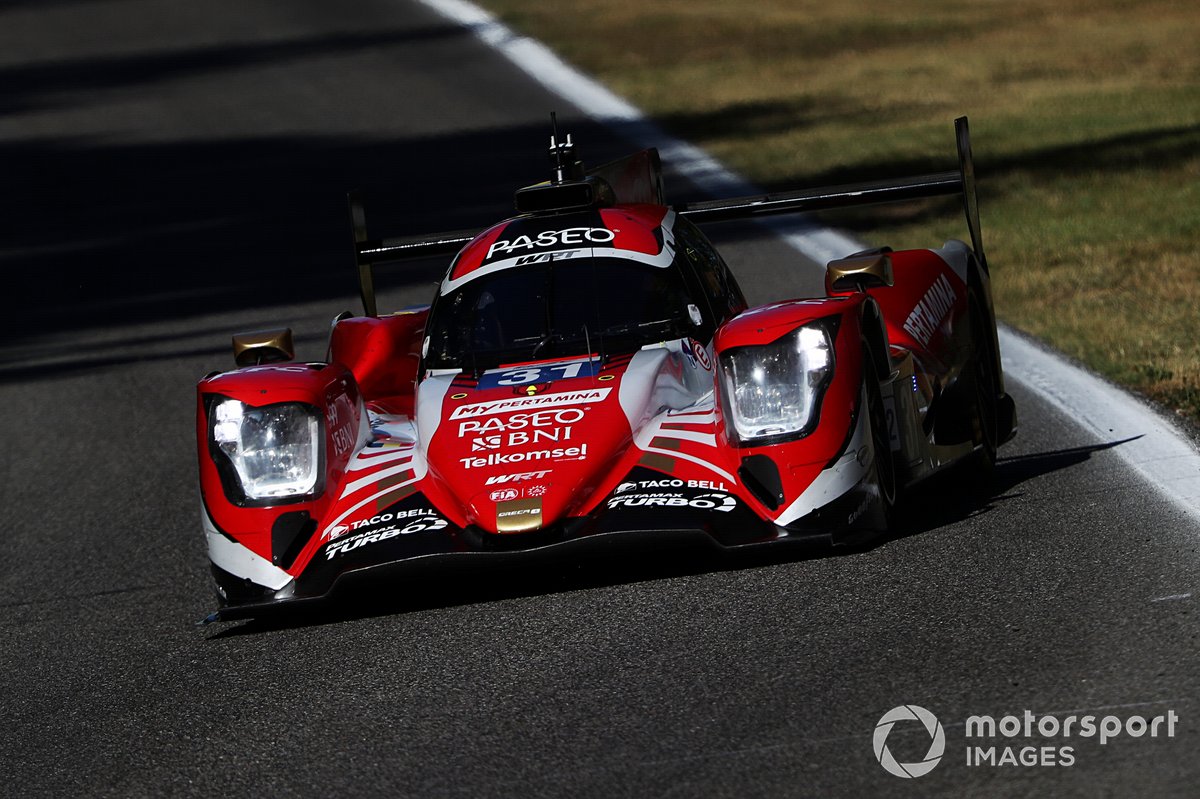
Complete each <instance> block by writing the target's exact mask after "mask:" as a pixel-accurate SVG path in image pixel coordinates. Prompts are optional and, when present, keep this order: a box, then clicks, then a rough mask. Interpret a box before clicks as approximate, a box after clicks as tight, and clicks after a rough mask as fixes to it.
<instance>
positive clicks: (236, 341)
mask: <svg viewBox="0 0 1200 799" xmlns="http://www.w3.org/2000/svg"><path fill="white" fill-rule="evenodd" d="M295 357H296V347H295V345H294V344H292V329H291V328H290V327H285V328H282V329H279V330H257V331H255V332H253V333H238V334H237V335H235V336H234V337H233V360H234V361H236V362H237V365H238V366H259V365H261V364H264V363H283V362H284V361H290V360H293V359H294V358H295Z"/></svg>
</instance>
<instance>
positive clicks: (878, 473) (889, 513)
mask: <svg viewBox="0 0 1200 799" xmlns="http://www.w3.org/2000/svg"><path fill="white" fill-rule="evenodd" d="M863 388H864V389H865V391H866V395H867V408H866V410H867V417H868V419H867V420H868V422H869V423H870V425H871V445H872V448H873V449H874V450H875V464H874V465H875V479H876V482H877V483H878V484H879V494H880V499H881V500H882V502H881V505H882V507H883V513H884V517H885V519H886V521H887V523H888V526H889V527H890V526H891V523H892V517H893V510H894V508H895V506H896V461H895V459H894V458H893V457H892V442H891V436H890V434H889V432H888V420H887V409H886V408H885V407H884V404H883V392H882V391H880V388H879V377H878V375H876V374H875V369H874V361H873V360H872V359H871V351H870V349H869V348H868V347H867V345H866V343H865V342H864V343H863Z"/></svg>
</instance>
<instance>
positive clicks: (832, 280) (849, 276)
mask: <svg viewBox="0 0 1200 799" xmlns="http://www.w3.org/2000/svg"><path fill="white" fill-rule="evenodd" d="M825 272H826V278H827V280H828V282H829V288H830V290H831V291H866V290H867V289H869V288H879V287H883V286H891V285H893V283H894V282H895V279H894V278H893V277H892V258H891V256H890V255H889V254H888V253H886V252H875V253H870V254H866V255H852V256H850V257H849V258H840V259H838V260H836V261H830V262H829V266H828V267H826V270H825Z"/></svg>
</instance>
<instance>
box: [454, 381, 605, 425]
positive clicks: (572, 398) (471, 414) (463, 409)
mask: <svg viewBox="0 0 1200 799" xmlns="http://www.w3.org/2000/svg"><path fill="white" fill-rule="evenodd" d="M610 391H612V389H611V388H590V389H584V390H582V391H563V392H559V393H556V394H536V395H534V396H532V397H513V398H511V399H501V400H491V401H490V402H473V403H471V404H469V405H459V406H458V407H457V408H455V409H454V411H453V412H452V413H451V414H450V419H451V420H455V419H474V418H477V417H480V416H494V415H496V414H498V413H508V412H510V411H532V410H537V409H539V408H557V407H561V406H564V405H587V404H588V403H591V402H603V401H604V399H605V398H606V397H607V396H608V393H609V392H610Z"/></svg>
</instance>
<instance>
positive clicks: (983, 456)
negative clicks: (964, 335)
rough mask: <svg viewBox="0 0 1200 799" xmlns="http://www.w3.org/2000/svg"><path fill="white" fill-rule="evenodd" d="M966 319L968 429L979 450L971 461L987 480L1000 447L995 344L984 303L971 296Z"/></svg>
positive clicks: (998, 382)
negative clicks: (968, 342)
mask: <svg viewBox="0 0 1200 799" xmlns="http://www.w3.org/2000/svg"><path fill="white" fill-rule="evenodd" d="M968 313H969V316H970V324H971V362H970V365H969V368H970V370H971V384H972V392H971V401H972V406H973V407H972V408H971V427H972V432H973V436H974V440H975V443H976V445H977V446H978V449H977V450H976V451H975V457H974V458H973V459H972V460H973V461H974V465H975V471H977V472H978V473H979V476H983V477H990V476H991V472H992V470H993V468H994V467H995V465H996V449H997V447H999V445H1000V441H999V437H1000V433H999V429H1000V414H999V406H1000V400H999V397H1000V379H999V375H998V374H997V372H996V363H997V360H998V359H997V358H996V344H995V337H994V336H993V335H992V331H991V319H990V318H989V317H988V316H987V315H986V314H985V313H984V310H983V304H982V303H981V302H980V301H979V299H978V297H977V296H976V295H975V294H974V293H972V294H971V297H970V305H969V311H968Z"/></svg>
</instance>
